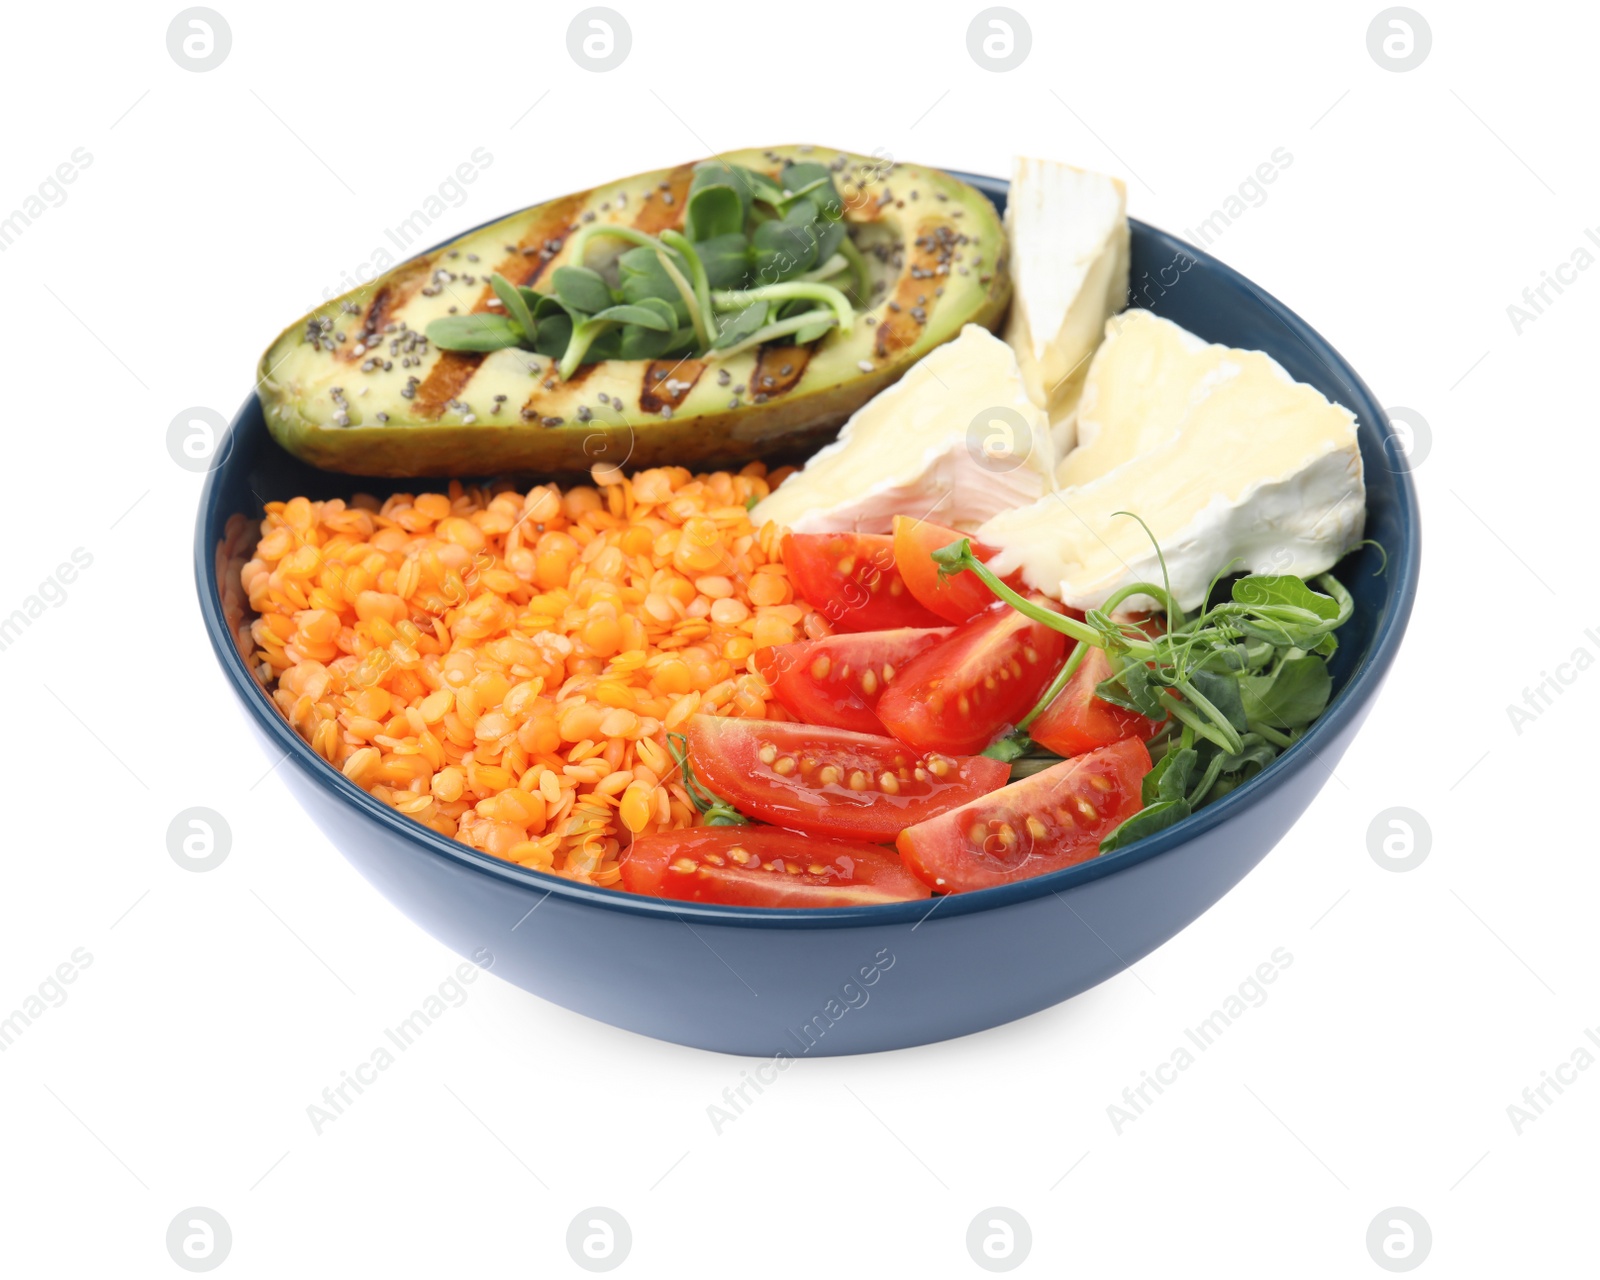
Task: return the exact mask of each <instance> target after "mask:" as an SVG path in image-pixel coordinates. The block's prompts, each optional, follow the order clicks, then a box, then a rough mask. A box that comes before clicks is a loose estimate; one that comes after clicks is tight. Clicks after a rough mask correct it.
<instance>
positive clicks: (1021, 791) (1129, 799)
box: [896, 738, 1150, 893]
mask: <svg viewBox="0 0 1600 1280" xmlns="http://www.w3.org/2000/svg"><path fill="white" fill-rule="evenodd" d="M1149 772H1150V754H1149V752H1147V751H1146V750H1145V749H1144V743H1142V742H1140V741H1139V740H1138V739H1137V738H1128V739H1125V740H1124V741H1122V742H1119V743H1117V744H1115V745H1114V746H1110V747H1102V748H1101V749H1100V750H1099V751H1093V752H1090V753H1089V754H1088V755H1083V756H1078V757H1077V758H1076V759H1073V760H1063V761H1062V762H1061V763H1060V764H1057V765H1052V766H1051V767H1050V768H1048V769H1046V770H1044V771H1043V772H1042V773H1036V774H1034V775H1033V776H1032V777H1031V778H1023V779H1022V780H1021V781H1019V782H1013V783H1012V784H1011V785H1010V786H1009V787H1002V788H1001V789H1000V790H999V791H995V792H991V793H990V794H989V795H986V796H984V797H983V798H982V799H981V800H974V801H973V802H972V803H971V804H967V805H963V806H962V807H961V808H959V809H952V810H950V812H948V813H943V814H940V815H939V816H938V817H937V818H934V819H932V820H931V821H929V822H924V823H922V824H920V825H919V826H915V827H911V828H908V829H907V830H905V831H902V832H901V833H900V838H899V840H897V841H896V847H897V848H898V849H899V850H900V856H901V857H902V858H904V859H905V860H906V865H907V866H908V867H910V868H911V870H912V871H914V872H916V874H917V875H918V876H920V877H921V878H922V880H923V881H924V883H926V884H928V885H930V886H931V887H932V888H933V889H934V890H935V891H936V892H939V893H962V892H965V891H966V890H968V889H987V888H990V887H991V886H993V885H997V884H1010V883H1011V882H1012V881H1013V880H1026V879H1028V878H1029V877H1030V876H1042V875H1044V874H1045V873H1046V872H1048V871H1059V870H1060V869H1061V868H1062V867H1070V866H1072V865H1073V864H1075V863H1079V862H1087V861H1088V860H1089V859H1090V858H1093V857H1096V856H1097V855H1098V854H1099V852H1100V841H1102V840H1103V839H1105V838H1106V836H1108V835H1110V834H1111V832H1112V831H1114V830H1115V829H1116V828H1117V827H1118V826H1119V825H1121V824H1122V823H1123V822H1125V821H1126V820H1127V819H1128V818H1131V817H1132V816H1133V815H1134V814H1135V813H1137V812H1138V811H1139V809H1140V797H1139V789H1140V783H1142V782H1143V781H1144V775H1145V774H1147V773H1149Z"/></svg>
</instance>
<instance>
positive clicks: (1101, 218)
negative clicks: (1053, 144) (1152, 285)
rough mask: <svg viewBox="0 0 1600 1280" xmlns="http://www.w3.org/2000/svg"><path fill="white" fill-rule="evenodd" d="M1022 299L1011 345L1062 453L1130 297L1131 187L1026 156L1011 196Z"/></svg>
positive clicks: (1009, 225) (1014, 310)
mask: <svg viewBox="0 0 1600 1280" xmlns="http://www.w3.org/2000/svg"><path fill="white" fill-rule="evenodd" d="M1005 222H1006V232H1007V234H1008V235H1009V236H1010V239H1011V276H1012V288H1013V294H1012V303H1011V317H1010V319H1009V320H1008V321H1007V323H1006V341H1007V342H1009V343H1010V344H1011V346H1012V347H1013V348H1014V349H1015V351H1016V353H1017V362H1018V364H1019V365H1020V366H1021V368H1022V377H1023V380H1024V381H1025V382H1026V383H1027V387H1028V394H1029V396H1030V397H1032V399H1033V402H1034V403H1035V404H1036V405H1038V406H1039V407H1040V408H1042V409H1043V410H1044V411H1045V412H1046V413H1047V414H1048V415H1049V418H1050V422H1051V425H1052V426H1053V427H1054V429H1055V433H1056V445H1057V448H1058V450H1059V451H1060V452H1063V453H1064V452H1065V451H1066V450H1067V449H1069V448H1071V447H1072V444H1073V439H1074V426H1073V415H1074V411H1075V410H1076V409H1077V405H1078V393H1079V390H1080V388H1081V387H1082V386H1083V380H1084V376H1085V374H1086V373H1087V371H1088V364H1089V358H1090V356H1092V355H1093V354H1094V350H1095V347H1096V346H1097V345H1098V344H1099V342H1100V335H1101V331H1102V330H1103V329H1104V327H1105V323H1106V318H1107V317H1108V316H1112V315H1115V314H1116V313H1117V312H1118V311H1121V310H1122V308H1123V307H1124V306H1125V305H1126V303H1127V297H1128V245H1129V241H1128V213H1127V188H1126V187H1124V186H1123V184H1122V183H1121V182H1120V181H1119V180H1118V179H1116V178H1111V177H1107V176H1106V175H1105V174H1101V173H1091V172H1089V171H1088V170H1085V169H1074V168H1073V167H1072V166H1071V165H1066V164H1059V163H1057V162H1056V161H1053V160H1032V159H1028V158H1026V157H1023V156H1019V157H1017V159H1016V162H1015V163H1014V165H1013V166H1012V176H1011V190H1010V193H1009V194H1008V195H1007V197H1006V217H1005Z"/></svg>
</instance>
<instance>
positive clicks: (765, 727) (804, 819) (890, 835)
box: [689, 716, 1011, 843]
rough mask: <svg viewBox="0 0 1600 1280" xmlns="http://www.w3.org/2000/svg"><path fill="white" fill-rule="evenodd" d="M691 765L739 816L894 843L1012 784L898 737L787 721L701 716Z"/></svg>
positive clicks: (693, 725) (977, 765)
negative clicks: (908, 830) (922, 825)
mask: <svg viewBox="0 0 1600 1280" xmlns="http://www.w3.org/2000/svg"><path fill="white" fill-rule="evenodd" d="M689 764H690V766H691V767H692V768H693V769H694V773H695V777H696V778H697V779H699V781H700V783H701V784H702V785H703V786H705V787H707V788H709V789H710V790H712V791H714V792H716V793H717V795H719V796H721V797H722V798H723V799H724V800H726V801H727V802H728V803H729V804H731V805H733V807H734V808H736V809H738V810H739V811H740V812H741V813H746V814H749V815H750V816H752V817H756V818H760V819H762V820H763V821H765V822H772V823H775V824H777V825H778V826H782V827H789V828H792V829H794V830H797V831H808V832H814V833H815V834H817V835H824V836H842V837H845V838H848V839H852V840H870V841H883V842H885V843H887V842H888V841H890V840H893V839H894V838H895V836H897V835H898V834H899V833H900V832H901V831H903V830H904V829H905V828H906V827H909V826H911V825H912V824H913V823H916V822H922V821H924V820H925V819H927V818H931V817H933V816H934V815H936V814H940V813H943V812H944V811H945V810H946V809H953V808H955V806H957V805H960V804H965V803H966V802H967V801H969V800H976V799H977V798H978V797H979V796H981V795H983V794H984V793H985V792H988V791H993V790H994V789H995V788H996V787H1002V786H1004V785H1005V781H1006V778H1008V777H1009V776H1010V774H1011V767H1010V766H1009V765H1006V764H1002V763H1000V761H998V760H989V759H986V758H984V757H981V756H978V757H962V756H950V755H945V754H943V753H942V752H938V751H930V752H918V751H914V750H913V749H912V748H910V747H907V746H905V745H904V744H902V743H899V742H896V741H895V740H894V739H893V738H880V737H877V736H875V735H872V734H865V733H851V732H850V731H849V730H848V729H823V728H818V727H816V726H813V725H805V724H790V723H788V722H787V721H771V720H735V719H731V718H729V717H725V716H695V717H693V718H692V719H691V720H690V721H689Z"/></svg>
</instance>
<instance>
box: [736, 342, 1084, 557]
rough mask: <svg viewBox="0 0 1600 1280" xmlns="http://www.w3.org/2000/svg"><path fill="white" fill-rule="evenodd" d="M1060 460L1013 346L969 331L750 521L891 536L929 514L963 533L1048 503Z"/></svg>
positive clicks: (909, 376)
mask: <svg viewBox="0 0 1600 1280" xmlns="http://www.w3.org/2000/svg"><path fill="white" fill-rule="evenodd" d="M1019 422H1020V424H1021V427H1020V428H1019V427H1017V425H1016V424H1017V423H1019ZM1056 459H1057V455H1056V452H1055V448H1054V445H1053V443H1052V441H1051V436H1050V429H1049V423H1048V421H1047V420H1046V419H1045V415H1044V413H1043V412H1042V411H1041V410H1040V409H1039V408H1038V407H1037V406H1036V405H1034V403H1033V402H1032V400H1030V399H1029V398H1028V394H1027V391H1026V389H1025V388H1024V386H1023V383H1022V375H1021V373H1020V372H1019V371H1018V368H1017V359H1016V356H1015V355H1014V354H1013V352H1012V350H1011V348H1010V347H1008V346H1007V345H1006V344H1005V343H1004V342H1002V341H1001V340H1000V339H999V338H997V337H995V336H994V335H993V334H992V333H990V332H989V331H988V330H987V329H985V328H983V327H982V326H980V325H973V324H969V325H966V326H965V327H964V328H963V329H962V330H961V333H960V334H959V335H958V336H957V337H956V338H955V339H953V340H952V341H950V342H947V343H945V344H944V345H943V346H941V347H935V348H934V349H933V350H932V351H930V352H929V353H928V354H927V355H926V356H924V357H923V358H922V359H921V360H919V361H918V362H917V363H916V364H914V365H912V366H911V368H910V369H909V370H908V371H907V373H906V375H905V376H904V377H903V378H901V379H900V381H899V382H896V383H895V384H894V385H892V386H889V387H886V388H885V389H884V390H882V391H880V392H879V393H878V394H877V395H876V396H874V397H873V398H872V399H871V400H869V401H867V403H866V404H864V405H862V406H861V408H859V409H857V410H856V411H855V413H854V414H852V415H851V416H850V420H849V421H848V422H846V423H845V424H844V427H843V428H842V429H841V430H840V432H839V438H838V439H837V440H836V441H834V443H832V444H830V445H828V446H827V447H826V448H824V449H822V450H820V451H819V452H818V453H817V454H815V455H814V456H813V457H812V459H811V461H809V462H808V463H806V465H805V467H804V469H803V470H800V471H797V472H795V474H793V475H792V476H790V477H789V478H788V479H787V480H786V481H784V483H783V484H781V485H779V486H778V488H777V489H776V490H775V491H774V492H773V493H772V494H771V495H770V496H768V497H767V498H765V499H764V500H762V501H761V502H760V503H758V504H757V505H756V506H755V508H754V510H753V511H752V512H751V519H752V520H754V521H755V522H756V524H758V525H760V524H762V523H764V522H765V521H767V520H776V521H777V522H778V523H779V524H783V525H787V526H788V527H789V528H790V529H792V530H794V531H795V532H796V533H833V532H840V531H853V532H857V533H888V532H889V531H890V530H891V528H892V527H893V524H894V518H895V516H897V515H909V516H916V517H919V518H920V517H923V516H927V517H930V518H932V519H934V520H936V521H937V522H938V523H940V524H943V525H949V526H952V527H954V528H957V529H961V530H962V531H963V532H965V531H969V530H971V529H974V528H976V527H977V526H978V525H980V524H982V523H983V522H984V521H985V520H987V519H989V518H990V517H991V516H994V515H997V514H999V513H1000V512H1002V511H1009V510H1012V509H1014V508H1016V507H1019V506H1024V505H1026V504H1028V503H1031V502H1033V501H1034V500H1035V499H1037V498H1039V497H1041V496H1042V495H1043V494H1045V493H1046V492H1047V491H1048V490H1049V489H1050V488H1051V487H1052V486H1053V485H1054V476H1055V469H1056Z"/></svg>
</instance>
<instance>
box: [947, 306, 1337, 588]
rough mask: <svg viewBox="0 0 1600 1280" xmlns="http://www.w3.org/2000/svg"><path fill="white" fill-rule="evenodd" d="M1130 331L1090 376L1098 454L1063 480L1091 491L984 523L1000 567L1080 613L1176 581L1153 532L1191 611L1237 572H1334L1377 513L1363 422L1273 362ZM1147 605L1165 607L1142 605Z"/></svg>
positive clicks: (1156, 328) (1177, 334)
mask: <svg viewBox="0 0 1600 1280" xmlns="http://www.w3.org/2000/svg"><path fill="white" fill-rule="evenodd" d="M1119 323H1120V324H1121V326H1122V327H1121V328H1120V330H1118V331H1117V332H1115V333H1114V334H1113V335H1112V336H1111V337H1110V338H1108V340H1107V342H1106V344H1105V346H1104V347H1102V349H1101V352H1100V353H1099V354H1097V355H1096V357H1095V361H1094V365H1095V367H1094V368H1093V369H1091V371H1090V373H1089V378H1088V384H1089V387H1090V388H1091V389H1092V391H1091V392H1086V397H1085V399H1086V409H1088V410H1089V420H1090V421H1091V422H1092V423H1093V424H1094V430H1093V432H1092V433H1091V436H1090V439H1089V441H1088V443H1087V444H1085V445H1084V446H1083V449H1081V450H1080V451H1079V452H1080V453H1081V452H1083V450H1089V451H1090V453H1089V454H1088V456H1087V457H1086V459H1085V460H1083V461H1082V462H1081V463H1077V462H1076V461H1075V460H1076V458H1077V455H1076V454H1075V455H1072V456H1071V457H1069V458H1068V459H1067V462H1066V464H1065V466H1064V467H1063V471H1064V472H1065V473H1067V474H1071V475H1073V476H1075V477H1076V482H1075V483H1073V484H1070V485H1065V486H1062V487H1061V488H1059V489H1057V490H1056V491H1055V492H1054V493H1051V494H1049V495H1047V496H1045V497H1043V498H1042V499H1040V500H1039V501H1037V502H1035V503H1033V504H1032V505H1031V506H1028V507H1023V508H1020V509H1017V510H1014V511H1008V512H1003V513H1001V514H1000V515H997V516H996V517H994V518H993V519H992V520H990V521H988V522H987V523H986V524H985V525H983V527H982V528H980V529H979V530H978V536H979V537H980V538H981V539H982V540H983V541H985V542H988V543H990V544H992V545H994V546H996V547H998V548H999V549H1000V550H999V554H998V555H996V556H995V557H994V559H993V560H991V561H990V567H991V568H992V569H993V570H994V571H995V572H996V573H998V574H1000V575H1001V576H1002V577H1004V576H1005V575H1006V574H1008V573H1011V572H1013V571H1014V570H1017V569H1021V570H1022V574H1023V578H1024V579H1025V581H1026V582H1027V583H1028V585H1029V586H1031V587H1034V588H1036V589H1038V590H1041V591H1044V592H1047V593H1048V594H1050V595H1053V596H1058V597H1059V598H1060V599H1061V600H1062V601H1063V602H1065V603H1066V604H1068V605H1071V606H1073V607H1075V608H1079V609H1088V608H1097V607H1099V606H1100V605H1102V604H1104V602H1105V600H1106V598H1107V597H1108V596H1110V595H1111V594H1112V593H1113V592H1114V591H1116V590H1118V589H1119V588H1120V587H1123V586H1125V585H1127V584H1130V583H1134V582H1140V581H1145V582H1157V583H1159V582H1160V581H1161V564H1160V561H1159V560H1158V558H1157V556H1156V553H1155V548H1154V546H1153V545H1152V543H1151V535H1153V536H1154V538H1155V542H1156V544H1158V545H1159V546H1160V547H1161V550H1162V552H1163V554H1164V555H1165V557H1166V565H1167V573H1168V576H1169V580H1170V582H1171V586H1172V591H1173V594H1174V596H1175V597H1176V599H1177V601H1178V603H1179V605H1180V606H1181V607H1183V608H1184V609H1195V608H1198V607H1199V606H1200V605H1201V604H1202V603H1204V600H1205V596H1206V590H1207V588H1208V586H1209V585H1210V583H1211V581H1212V579H1213V578H1214V577H1215V576H1216V575H1217V574H1218V573H1221V572H1222V571H1223V570H1224V569H1225V568H1227V567H1228V566H1229V565H1230V562H1232V568H1231V570H1230V571H1231V572H1255V573H1292V574H1296V575H1299V576H1300V577H1308V576H1310V575H1313V574H1317V573H1321V572H1323V571H1324V570H1327V569H1330V568H1332V567H1333V565H1334V564H1335V563H1336V562H1337V561H1338V560H1339V559H1340V557H1342V556H1343V555H1344V554H1345V553H1346V552H1347V551H1349V550H1350V548H1351V547H1353V546H1354V545H1355V543H1356V542H1358V541H1359V540H1360V538H1361V532H1362V526H1363V522H1364V519H1365V514H1366V490H1365V486H1364V484H1363V479H1362V469H1361V453H1360V449H1359V447H1358V445H1357V442H1356V421H1355V418H1354V416H1353V415H1352V414H1351V413H1350V412H1349V410H1347V409H1345V408H1343V407H1342V406H1340V405H1336V404H1333V403H1331V402H1329V401H1328V400H1327V399H1326V398H1325V397H1324V396H1323V395H1322V394H1321V393H1320V392H1319V391H1317V390H1316V389H1315V388H1314V387H1310V386H1308V385H1306V384H1305V383H1301V382H1296V381H1295V380H1294V379H1293V378H1291V377H1290V376H1289V374H1288V373H1287V371H1285V370H1284V368H1283V367H1282V366H1281V365H1279V364H1278V363H1277V362H1276V361H1275V360H1273V359H1272V358H1271V357H1270V356H1267V355H1265V354H1264V353H1262V352H1259V351H1240V350H1236V349H1232V348H1227V347H1221V346H1217V345H1214V344H1208V343H1203V342H1201V341H1200V340H1199V339H1196V338H1194V335H1192V334H1188V333H1186V332H1185V331H1184V330H1182V329H1180V328H1179V327H1178V326H1177V325H1174V324H1172V322H1171V321H1167V320H1162V319H1159V318H1158V317H1155V316H1151V317H1150V318H1149V319H1148V320H1144V319H1138V320H1134V319H1133V318H1131V317H1130V318H1129V320H1128V321H1113V322H1112V325H1111V326H1110V327H1111V328H1112V329H1117V326H1118V325H1119ZM1091 394H1092V395H1093V404H1092V406H1091V405H1089V403H1088V402H1089V400H1090V396H1091ZM1101 465H1104V466H1105V469H1104V470H1101V469H1100V467H1101ZM1122 511H1129V512H1133V513H1135V514H1136V515H1138V516H1140V517H1141V518H1142V519H1143V520H1144V521H1145V523H1146V524H1148V525H1149V526H1150V534H1146V532H1145V531H1144V529H1143V528H1141V527H1140V525H1139V522H1138V521H1137V520H1134V519H1132V518H1131V517H1129V516H1126V515H1118V514H1117V513H1118V512H1122ZM1141 603H1143V604H1145V605H1148V604H1150V603H1152V602H1150V601H1148V600H1147V599H1144V600H1141V599H1140V598H1135V599H1134V600H1132V601H1130V602H1129V604H1130V605H1132V606H1135V607H1137V606H1139V605H1140V604H1141Z"/></svg>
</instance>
